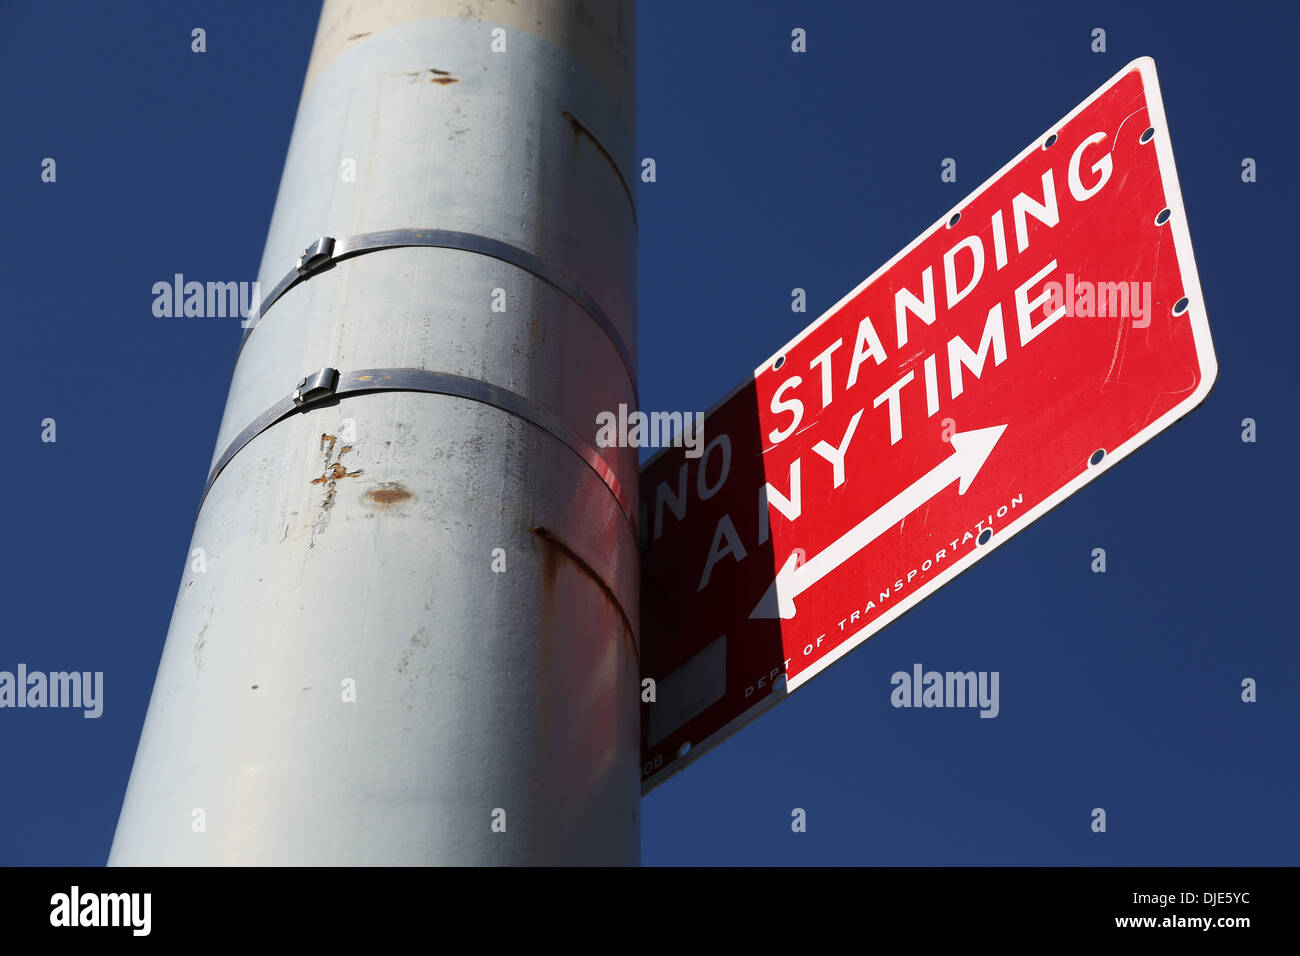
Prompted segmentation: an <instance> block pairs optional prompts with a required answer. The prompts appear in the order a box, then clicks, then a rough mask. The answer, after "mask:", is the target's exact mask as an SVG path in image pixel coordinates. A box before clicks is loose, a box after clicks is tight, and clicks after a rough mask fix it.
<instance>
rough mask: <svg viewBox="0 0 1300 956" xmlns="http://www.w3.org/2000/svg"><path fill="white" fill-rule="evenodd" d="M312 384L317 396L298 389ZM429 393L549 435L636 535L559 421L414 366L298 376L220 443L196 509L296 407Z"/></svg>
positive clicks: (591, 456) (622, 488)
mask: <svg viewBox="0 0 1300 956" xmlns="http://www.w3.org/2000/svg"><path fill="white" fill-rule="evenodd" d="M308 383H312V384H313V386H314V387H315V389H316V390H317V391H318V392H319V394H315V395H313V394H310V393H306V394H305V393H304V389H305V388H307V387H308ZM385 391H390V392H430V393H434V394H439V395H454V396H456V397H458V398H467V399H470V400H471V401H475V402H481V403H483V404H484V405H491V406H492V407H494V408H498V409H500V410H501V411H503V412H507V413H509V414H511V415H514V416H516V417H518V418H522V419H523V420H524V421H526V422H529V423H530V424H532V425H536V426H537V427H538V428H540V429H542V431H544V432H546V433H547V434H549V435H550V436H551V437H553V438H555V439H557V440H558V441H560V442H562V443H563V444H565V445H567V446H568V447H569V449H570V450H571V451H573V453H574V454H576V455H577V456H578V457H579V458H581V459H582V460H583V461H584V462H585V463H586V464H587V466H588V467H589V468H591V470H592V471H594V472H595V473H596V475H597V476H598V477H599V478H600V480H601V481H602V482H603V483H604V485H605V487H606V488H608V489H609V491H610V493H611V494H612V495H613V496H614V500H615V501H617V502H618V506H619V510H620V511H622V512H623V517H624V518H625V519H626V520H627V523H628V526H629V527H630V528H631V529H632V535H633V537H636V536H637V527H636V518H635V513H634V511H633V510H632V508H631V503H630V502H629V500H628V495H627V486H626V485H625V484H623V482H621V481H620V480H619V479H618V476H617V475H616V474H615V473H614V469H613V468H611V467H610V466H609V464H608V463H607V462H606V461H605V459H604V458H602V457H601V456H600V453H599V452H597V451H596V449H595V448H593V447H592V446H591V445H590V444H588V443H587V442H586V441H584V440H583V439H582V437H581V436H579V435H578V433H577V432H575V431H574V430H573V429H572V428H570V427H569V426H568V425H567V424H566V423H565V422H564V421H563V420H561V419H560V418H558V417H556V416H555V415H552V414H551V413H550V412H548V411H546V410H545V409H543V408H541V407H540V406H538V405H536V404H535V403H533V402H532V401H530V400H529V399H527V398H525V397H524V396H522V395H520V394H519V393H518V392H512V391H510V390H509V389H506V388H501V387H500V386H498V385H493V384H491V383H490V382H484V381H482V380H480V379H475V378H467V377H465V376H463V375H454V374H452V373H450V372H433V371H429V370H427V369H418V368H367V369H360V370H358V371H355V372H341V373H340V372H336V371H335V370H334V369H332V368H325V369H321V370H320V371H318V372H314V373H312V374H311V375H309V376H306V377H304V378H303V380H302V381H301V382H299V383H298V389H297V390H296V391H295V392H294V394H291V395H289V396H288V397H287V398H283V399H281V400H280V401H278V402H276V403H275V404H274V405H272V406H271V407H270V408H268V409H267V410H266V411H265V412H263V413H262V414H261V415H259V416H258V417H257V418H255V419H254V420H253V421H252V422H250V423H249V424H248V425H247V426H246V427H245V428H244V430H243V431H241V432H240V433H239V434H238V435H236V436H235V438H234V440H233V441H232V442H231V443H230V444H229V445H228V446H226V450H225V451H224V452H223V453H222V455H221V457H220V458H219V459H217V463H216V464H215V465H214V466H213V468H212V473H211V474H210V475H209V476H208V481H207V484H206V485H204V486H203V494H202V496H201V497H200V498H199V510H200V511H202V509H203V502H204V501H205V500H207V497H208V492H209V491H210V490H211V488H212V485H213V483H214V482H215V481H216V480H217V476H218V475H220V474H221V472H222V470H223V469H224V468H225V467H226V466H227V465H228V464H230V461H231V459H233V458H234V457H235V455H237V454H239V452H240V451H242V450H243V449H244V448H245V447H247V445H248V444H249V443H250V442H251V441H252V440H253V439H254V438H256V437H257V436H258V435H260V434H262V432H264V431H266V430H267V429H269V428H270V427H271V426H273V425H275V424H277V423H278V422H281V421H283V420H284V419H286V418H288V417H289V416H290V415H293V414H294V413H295V412H297V411H300V410H302V409H307V408H313V407H315V406H316V405H319V404H321V403H323V402H326V401H328V400H330V399H337V398H344V397H347V396H350V395H362V394H366V393H369V392H385Z"/></svg>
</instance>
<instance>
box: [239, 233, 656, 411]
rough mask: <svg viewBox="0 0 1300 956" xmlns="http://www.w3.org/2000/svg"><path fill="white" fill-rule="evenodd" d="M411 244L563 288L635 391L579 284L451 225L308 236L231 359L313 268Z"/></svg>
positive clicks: (605, 323)
mask: <svg viewBox="0 0 1300 956" xmlns="http://www.w3.org/2000/svg"><path fill="white" fill-rule="evenodd" d="M411 246H430V247H433V248H438V249H459V250H461V251H462V252H473V253H477V254H479V255H484V256H490V257H491V258H493V259H499V260H501V261H502V262H506V263H509V264H510V265H512V266H516V267H518V268H520V269H523V270H524V271H525V272H529V273H531V274H532V275H534V276H536V277H537V278H539V279H541V280H542V281H543V282H546V283H548V284H549V285H551V286H553V287H555V288H556V289H558V290H559V291H560V292H563V293H564V294H565V295H567V296H568V297H569V298H571V299H572V300H573V301H574V302H576V303H577V304H578V305H579V306H580V307H581V308H582V310H583V311H584V312H586V313H587V314H588V315H589V316H590V317H591V318H592V320H593V321H594V322H595V323H596V325H598V326H599V327H600V329H601V331H602V332H604V333H605V335H606V337H608V339H609V340H610V342H611V343H612V344H613V346H614V349H615V350H616V351H617V352H618V355H619V358H620V359H622V360H623V368H624V369H626V370H627V376H628V380H629V381H630V382H631V383H632V391H633V393H635V392H636V374H635V373H634V372H633V361H632V353H631V352H630V351H629V350H628V347H627V344H626V343H625V342H624V341H623V337H622V336H621V335H620V334H619V331H618V328H617V327H616V326H615V325H614V322H613V320H612V319H611V318H610V317H609V314H608V313H607V312H606V311H605V310H604V309H602V308H601V307H600V304H599V303H597V302H596V300H595V299H594V298H593V297H592V296H591V295H590V294H589V293H588V292H587V291H586V290H585V289H584V288H583V287H582V286H580V285H579V284H578V283H577V282H575V281H574V280H573V279H570V278H569V277H568V276H567V275H566V274H565V273H564V272H563V270H561V269H559V268H557V267H556V266H553V265H551V264H549V263H547V262H544V261H543V260H541V259H539V258H538V257H537V256H535V255H533V254H532V253H531V252H527V251H526V250H524V249H520V248H519V247H518V246H513V245H511V244H510V243H508V242H502V241H501V240H500V239H493V238H491V237H489V236H480V235H476V234H474V233H469V232H456V231H454V230H450V229H385V230H383V231H381V232H366V233H361V234H360V235H356V236H349V237H345V238H343V239H334V238H333V237H331V236H322V237H320V238H319V239H315V240H313V242H312V243H311V245H309V246H308V247H307V248H306V250H305V251H304V252H303V255H302V256H301V257H299V259H298V262H297V264H296V265H295V266H294V268H293V269H292V270H290V271H289V272H288V273H286V274H285V276H284V278H282V279H281V280H280V281H279V282H277V283H276V284H275V286H274V288H272V289H271V292H270V294H269V295H268V296H267V297H266V300H265V301H264V302H261V303H259V304H258V306H257V308H255V309H254V310H253V312H252V314H251V315H249V317H248V318H247V319H245V320H244V325H245V331H244V337H243V338H242V339H241V340H240V342H239V352H238V353H236V355H235V361H236V363H237V362H238V361H239V356H240V355H241V354H242V353H243V351H244V345H245V344H246V343H247V342H248V338H249V336H251V335H252V334H253V329H255V328H256V327H257V323H258V322H260V321H261V320H262V316H264V315H266V313H267V311H268V310H269V309H270V308H271V306H273V305H274V304H275V303H276V301H277V300H279V298H280V297H281V296H283V295H284V294H285V293H286V292H288V291H289V290H290V289H292V288H293V287H294V286H295V285H297V284H298V283H299V282H303V281H305V280H307V279H309V278H311V277H312V276H313V275H315V274H316V273H318V272H323V271H325V270H326V269H330V268H333V266H334V263H336V262H341V261H343V260H344V259H351V258H353V257H354V256H359V255H362V254H363V253H367V252H378V251H379V250H381V249H402V248H408V247H411Z"/></svg>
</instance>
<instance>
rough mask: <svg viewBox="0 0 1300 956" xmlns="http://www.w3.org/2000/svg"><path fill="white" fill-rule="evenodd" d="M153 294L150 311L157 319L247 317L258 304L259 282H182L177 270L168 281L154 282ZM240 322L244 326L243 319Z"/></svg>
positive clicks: (259, 301) (259, 300)
mask: <svg viewBox="0 0 1300 956" xmlns="http://www.w3.org/2000/svg"><path fill="white" fill-rule="evenodd" d="M153 294H154V300H153V314H154V315H155V316H156V317H157V318H160V319H170V318H197V319H224V318H234V317H235V316H238V317H239V318H241V319H245V320H247V319H248V317H249V316H250V315H252V314H253V313H254V312H256V311H257V310H258V309H259V308H260V307H261V304H262V286H261V283H259V282H196V281H190V282H186V281H185V276H184V275H182V274H181V273H179V272H177V273H176V274H175V275H174V276H173V277H172V281H171V282H165V281H164V282H155V283H154V284H153ZM242 324H243V325H244V327H245V328H247V326H248V323H247V321H245V322H244V323H242Z"/></svg>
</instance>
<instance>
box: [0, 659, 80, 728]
mask: <svg viewBox="0 0 1300 956" xmlns="http://www.w3.org/2000/svg"><path fill="white" fill-rule="evenodd" d="M4 707H76V708H80V709H81V710H83V711H85V713H83V714H82V716H83V717H86V718H96V717H99V716H100V715H101V714H102V713H103V712H104V672H103V671H95V672H94V673H92V672H90V671H85V672H81V671H53V672H51V673H49V674H46V673H45V672H44V671H29V670H28V669H27V665H26V664H19V665H18V670H17V673H14V672H13V671H0V708H4Z"/></svg>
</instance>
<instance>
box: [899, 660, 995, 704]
mask: <svg viewBox="0 0 1300 956" xmlns="http://www.w3.org/2000/svg"><path fill="white" fill-rule="evenodd" d="M889 682H890V683H891V684H892V685H894V689H893V691H892V692H891V693H890V695H889V702H890V703H891V704H893V705H894V706H895V707H978V708H979V709H980V716H981V717H996V716H997V715H998V711H999V709H1000V707H999V705H998V672H997V671H992V672H990V671H978V672H977V671H946V672H944V673H940V672H939V671H924V672H922V669H921V665H920V664H913V665H912V673H910V674H909V673H908V672H907V671H895V672H894V674H893V675H892V676H891V677H890V678H889Z"/></svg>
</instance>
